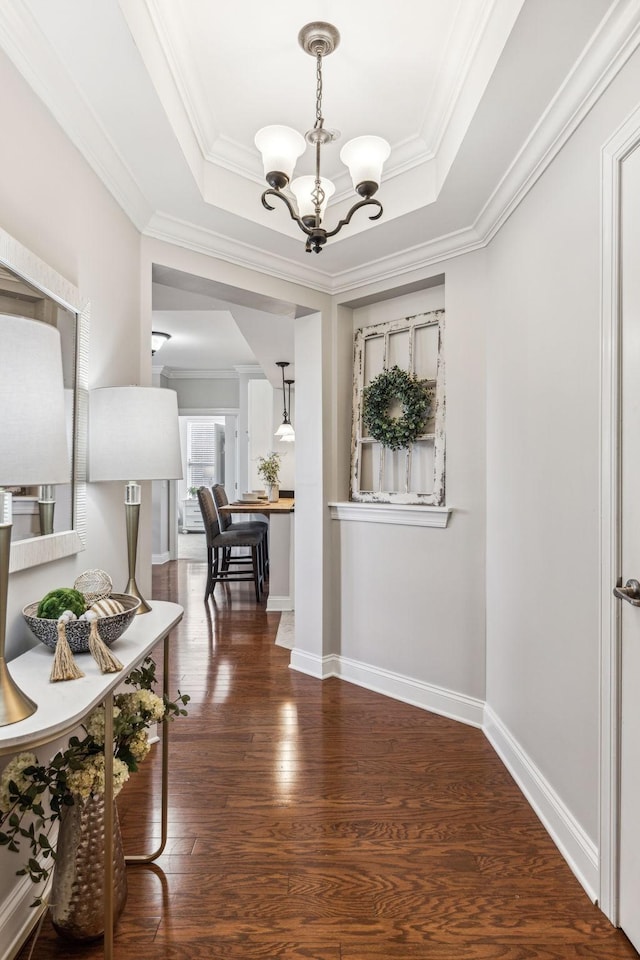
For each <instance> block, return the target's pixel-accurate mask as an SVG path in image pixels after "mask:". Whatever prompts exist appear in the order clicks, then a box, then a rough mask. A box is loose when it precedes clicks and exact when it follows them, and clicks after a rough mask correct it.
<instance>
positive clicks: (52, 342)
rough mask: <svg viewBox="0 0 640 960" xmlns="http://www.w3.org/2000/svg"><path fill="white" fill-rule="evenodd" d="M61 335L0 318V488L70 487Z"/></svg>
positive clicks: (33, 324) (45, 327)
mask: <svg viewBox="0 0 640 960" xmlns="http://www.w3.org/2000/svg"><path fill="white" fill-rule="evenodd" d="M64 407H65V403H64V385H63V378H62V351H61V348H60V334H59V333H58V331H57V329H56V328H55V327H53V326H51V325H50V324H48V323H41V322H40V321H38V320H29V319H27V318H26V317H14V316H0V485H5V486H31V485H33V484H44V483H69V482H70V480H71V470H70V467H69V464H70V460H69V451H68V446H67V427H66V422H65V410H64Z"/></svg>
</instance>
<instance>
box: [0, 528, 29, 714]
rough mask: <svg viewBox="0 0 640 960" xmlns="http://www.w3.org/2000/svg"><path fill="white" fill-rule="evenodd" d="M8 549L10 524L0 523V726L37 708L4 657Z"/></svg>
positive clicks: (9, 544)
mask: <svg viewBox="0 0 640 960" xmlns="http://www.w3.org/2000/svg"><path fill="white" fill-rule="evenodd" d="M10 550H11V524H10V523H0V727H6V726H8V725H9V724H10V723H18V721H19V720H25V719H26V718H27V717H30V716H31V714H32V713H35V712H36V710H37V709H38V708H37V705H36V704H35V703H34V702H33V700H31V699H30V698H29V697H28V696H27V695H26V694H25V693H23V692H22V690H21V689H20V687H19V686H18V684H17V683H16V682H15V680H14V679H13V677H12V676H11V674H10V673H9V668H8V667H7V661H6V660H5V657H4V651H5V641H6V629H7V593H8V590H9V553H10Z"/></svg>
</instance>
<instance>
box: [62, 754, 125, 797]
mask: <svg viewBox="0 0 640 960" xmlns="http://www.w3.org/2000/svg"><path fill="white" fill-rule="evenodd" d="M128 779H129V768H128V767H127V765H126V763H123V761H122V760H118V758H117V757H114V760H113V795H114V797H117V796H118V794H119V793H120V791H121V790H122V787H123V786H124V784H125V783H126V781H127V780H128ZM104 784H105V780H104V757H103V756H102V755H101V754H98V755H97V756H95V757H92V758H91V759H90V760H87V761H86V763H84V764H83V765H82V767H80V769H79V770H72V771H71V772H70V773H69V775H68V776H67V786H68V787H69V791H70V793H72V794H73V796H74V797H78V798H79V799H81V800H86V799H87V798H88V797H90V796H91V795H94V796H100V795H102V794H104Z"/></svg>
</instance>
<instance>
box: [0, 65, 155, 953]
mask: <svg viewBox="0 0 640 960" xmlns="http://www.w3.org/2000/svg"><path fill="white" fill-rule="evenodd" d="M0 88H1V89H2V115H3V141H4V142H3V148H2V150H1V151H0V225H1V226H2V227H3V229H5V230H6V231H7V232H8V233H10V234H11V235H12V236H14V237H15V238H16V239H17V240H18V241H20V243H22V244H23V245H24V246H26V247H27V248H29V249H30V250H32V251H33V252H34V253H36V254H37V255H38V256H39V257H41V258H42V259H43V260H44V261H45V262H47V263H48V264H50V265H51V266H52V267H53V268H54V269H56V270H57V271H58V272H59V273H61V274H62V275H63V276H64V277H66V278H67V279H68V280H70V281H71V282H72V283H74V284H75V285H76V286H77V287H79V289H80V291H81V294H82V295H83V297H86V298H89V299H90V300H91V332H90V357H89V378H90V386H91V387H97V386H106V385H119V384H127V383H140V382H141V359H140V356H141V354H140V341H139V336H138V328H139V317H140V279H139V278H140V241H139V236H138V234H137V232H136V231H135V230H134V228H133V227H132V226H131V224H130V222H129V221H128V220H127V219H126V217H125V216H124V215H123V214H122V213H121V211H120V210H119V208H118V207H117V205H116V203H115V201H114V200H113V199H112V197H111V196H110V194H109V193H108V192H107V191H106V190H105V188H104V187H103V186H102V185H101V184H100V183H99V182H98V180H97V178H96V177H95V175H94V174H93V172H92V171H91V170H90V169H89V167H88V166H87V164H86V163H85V162H84V161H83V160H82V159H81V158H80V155H79V154H78V153H77V151H76V150H75V148H74V147H73V146H72V145H71V144H70V143H69V141H68V140H66V139H65V137H64V136H63V135H62V133H61V131H60V129H59V127H58V125H57V124H56V123H55V121H54V120H53V119H52V118H51V117H50V116H49V114H48V113H47V112H46V111H45V110H44V108H43V107H42V106H41V104H40V102H39V101H38V100H36V99H35V98H34V96H33V94H32V93H31V92H30V90H29V89H28V88H27V87H26V86H25V83H24V81H23V80H22V79H21V77H20V76H19V75H18V74H17V73H16V71H15V70H14V69H13V67H12V66H11V65H10V64H9V63H8V61H7V60H6V58H5V56H4V54H2V53H0ZM149 367H150V364H149V359H148V357H147V356H145V363H144V375H145V376H146V377H147V378H148V377H149V373H150V370H149ZM146 382H148V380H147V381H146ZM150 494H151V485H150V484H144V489H143V496H144V497H145V498H146V503H145V505H144V508H143V521H142V529H141V538H140V556H141V558H142V560H141V569H140V577H139V581H138V582H139V583H140V586H141V589H142V590H143V592H144V591H147V588H148V585H149V570H150V557H151V544H150V523H149V519H150V516H151V502H150ZM123 499H124V487H123V485H121V484H93V485H89V493H88V510H87V521H88V522H87V534H88V540H87V549H86V550H85V551H84V552H83V553H80V554H78V555H77V556H75V557H70V558H66V559H64V560H60V561H57V562H55V563H49V564H46V565H43V566H40V567H36V568H33V569H32V570H26V571H23V572H21V573H17V574H13V575H12V576H11V577H10V578H9V597H8V616H7V623H8V640H9V643H8V653H9V655H10V656H13V655H15V654H16V653H17V652H18V651H20V650H21V649H23V648H24V647H25V646H27V645H31V644H32V642H34V641H33V638H31V636H30V634H29V633H28V631H27V629H26V627H25V624H24V622H23V620H22V617H21V614H20V610H21V609H22V607H23V606H24V605H25V604H26V603H28V602H30V601H33V600H36V599H38V598H39V597H41V596H43V595H44V593H46V592H47V591H48V590H50V589H52V588H54V587H58V586H70V585H72V584H73V581H74V580H75V578H76V576H77V575H78V574H79V573H81V572H82V571H83V570H86V569H89V568H94V567H102V568H104V569H105V570H107V571H108V572H109V573H110V574H111V576H112V577H113V580H114V583H115V584H116V585H117V587H118V589H122V588H123V587H124V585H125V583H126V579H127V567H126V533H125V520H124V510H123ZM145 560H146V562H145ZM147 595H148V594H147ZM44 749H45V748H43V750H42V751H39V752H40V753H41V754H42V753H43V751H44ZM19 865H20V860H19V857H18V856H16V855H15V854H11V853H8V852H7V851H6V849H4V848H3V849H2V850H1V851H0V955H1V956H4V955H5V954H6V951H7V949H8V945H9V944H10V942H11V941H12V939H13V938H14V936H15V935H16V933H17V931H18V930H19V928H20V926H21V924H22V923H23V922H24V920H25V918H27V917H28V914H29V911H28V909H27V906H26V905H27V904H28V903H29V902H30V900H31V899H32V897H33V891H32V889H29V888H30V884H29V883H27V884H26V885H25V895H24V900H22V901H21V899H20V893H21V890H22V887H21V886H20V885H19V884H18V882H17V881H16V878H15V876H14V871H15V870H16V869H17V868H18V866H19ZM10 895H12V896H14V897H16V896H17V899H13V900H9V896H10Z"/></svg>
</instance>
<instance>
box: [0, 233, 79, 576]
mask: <svg viewBox="0 0 640 960" xmlns="http://www.w3.org/2000/svg"><path fill="white" fill-rule="evenodd" d="M2 314H5V315H7V314H9V315H14V316H16V315H17V316H25V317H30V318H31V319H33V320H38V321H40V322H42V323H50V324H52V325H53V326H55V327H57V329H58V330H59V332H60V339H61V344H62V357H63V361H62V362H63V377H64V388H65V397H66V413H67V434H68V441H69V451H70V457H69V482H68V484H58V485H56V487H54V488H51V487H44V486H42V487H18V488H12V493H13V518H14V519H13V529H12V541H11V563H10V567H9V572H10V573H13V572H14V571H17V570H24V569H25V568H27V567H33V566H37V565H38V564H41V563H47V562H49V561H51V560H57V559H60V558H61V557H66V556H70V555H71V554H73V553H78V552H79V551H80V550H83V549H84V546H85V543H86V458H87V407H88V397H89V391H88V358H89V350H88V347H89V304H88V302H86V303H82V302H81V299H80V294H79V291H78V290H77V288H76V287H74V286H73V284H71V283H69V282H68V281H67V280H66V279H65V278H64V277H62V276H61V275H60V274H59V273H57V272H56V271H55V270H53V269H52V268H51V267H49V266H48V265H47V264H46V263H44V262H43V261H42V260H40V259H39V258H38V257H36V256H35V254H33V253H31V251H30V250H27V249H26V247H24V246H22V244H20V243H19V242H18V241H17V240H15V239H14V238H13V237H11V236H10V235H9V234H8V233H6V232H5V231H4V230H2V229H0V326H1V321H2ZM43 416H45V417H46V411H43ZM25 442H28V438H25ZM43 504H46V506H45V507H43Z"/></svg>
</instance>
